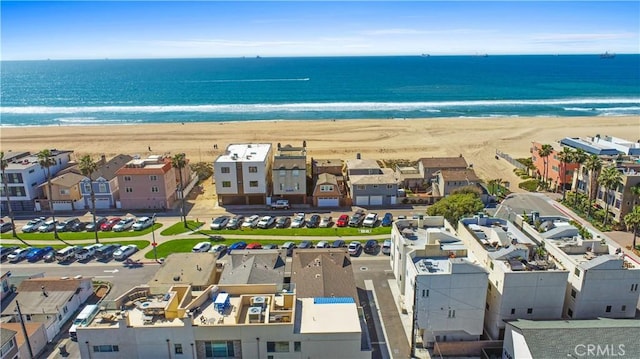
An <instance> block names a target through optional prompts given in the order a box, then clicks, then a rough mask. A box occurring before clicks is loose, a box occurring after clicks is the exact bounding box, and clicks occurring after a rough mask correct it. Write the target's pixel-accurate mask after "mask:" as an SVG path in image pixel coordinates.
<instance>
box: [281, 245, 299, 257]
mask: <svg viewBox="0 0 640 359" xmlns="http://www.w3.org/2000/svg"><path fill="white" fill-rule="evenodd" d="M280 248H281V249H286V250H287V256H289V257H291V255H292V254H293V250H294V249H295V248H296V244H295V243H293V242H285V243H284V244H283V245H282V246H281V247H280Z"/></svg>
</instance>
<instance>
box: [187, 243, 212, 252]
mask: <svg viewBox="0 0 640 359" xmlns="http://www.w3.org/2000/svg"><path fill="white" fill-rule="evenodd" d="M209 249H211V243H209V242H200V243H198V244H196V245H195V246H193V249H191V251H192V252H194V253H201V252H207V251H208V250H209Z"/></svg>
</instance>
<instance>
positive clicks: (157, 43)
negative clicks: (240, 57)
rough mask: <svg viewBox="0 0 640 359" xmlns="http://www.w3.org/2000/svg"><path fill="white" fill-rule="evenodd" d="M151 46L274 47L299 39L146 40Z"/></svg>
mask: <svg viewBox="0 0 640 359" xmlns="http://www.w3.org/2000/svg"><path fill="white" fill-rule="evenodd" d="M147 44H150V45H152V46H161V47H179V48H200V47H208V46H224V47H235V48H249V47H274V46H292V45H301V44H303V43H302V42H299V41H245V40H224V39H189V40H156V41H150V42H147Z"/></svg>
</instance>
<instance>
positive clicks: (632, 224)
mask: <svg viewBox="0 0 640 359" xmlns="http://www.w3.org/2000/svg"><path fill="white" fill-rule="evenodd" d="M624 224H625V225H626V226H627V230H629V229H630V230H631V231H633V243H632V246H631V249H632V250H633V249H636V234H637V232H638V227H640V206H635V207H633V210H632V211H631V212H629V213H627V215H626V216H624Z"/></svg>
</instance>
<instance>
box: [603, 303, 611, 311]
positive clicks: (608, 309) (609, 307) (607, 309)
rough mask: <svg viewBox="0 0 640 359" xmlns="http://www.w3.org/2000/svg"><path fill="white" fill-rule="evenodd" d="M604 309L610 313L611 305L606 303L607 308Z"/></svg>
mask: <svg viewBox="0 0 640 359" xmlns="http://www.w3.org/2000/svg"><path fill="white" fill-rule="evenodd" d="M604 311H605V312H607V313H611V306H610V305H607V308H606V309H605V310H604Z"/></svg>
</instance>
